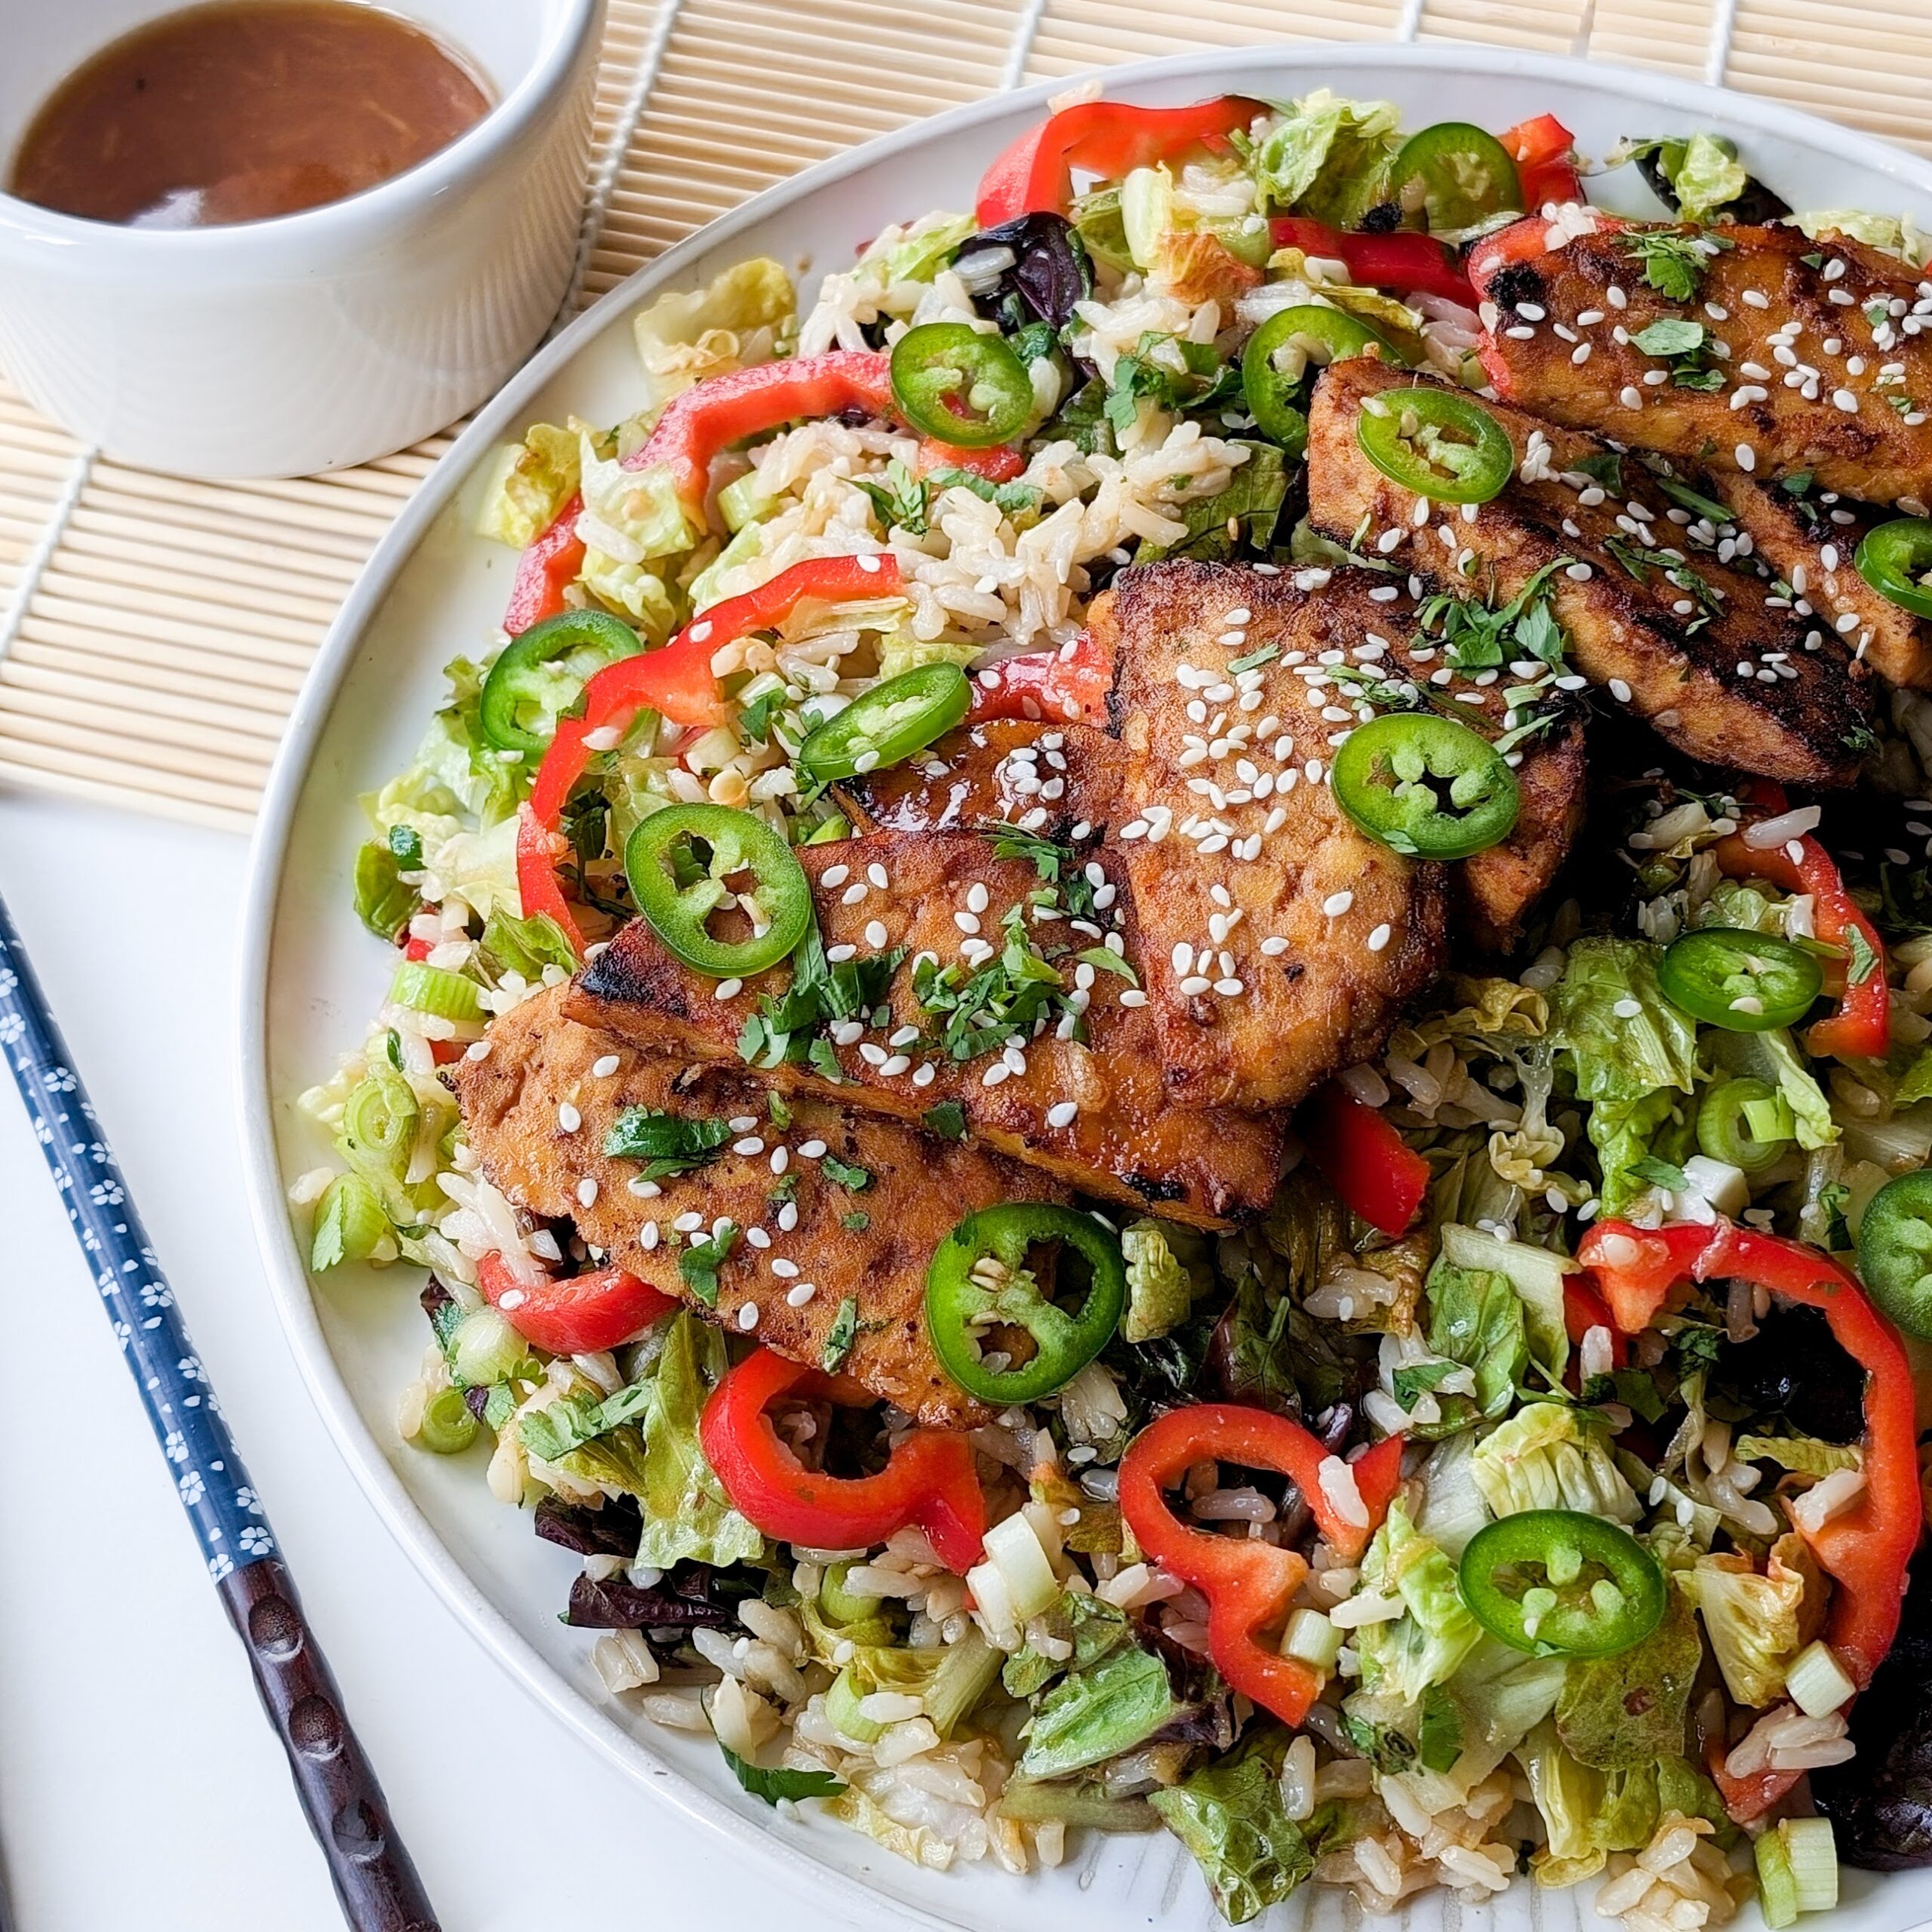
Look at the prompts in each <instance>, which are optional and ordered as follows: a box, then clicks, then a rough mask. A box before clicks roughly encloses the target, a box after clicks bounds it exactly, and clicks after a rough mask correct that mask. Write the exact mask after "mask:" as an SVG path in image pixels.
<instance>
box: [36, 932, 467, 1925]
mask: <svg viewBox="0 0 1932 1932" xmlns="http://www.w3.org/2000/svg"><path fill="white" fill-rule="evenodd" d="M0 1051H5V1054H6V1056H7V1059H8V1064H9V1065H10V1066H11V1068H12V1069H13V1074H14V1081H15V1084H17V1086H18V1087H19V1088H20V1097H21V1099H22V1100H24V1101H25V1102H26V1109H27V1115H28V1117H29V1119H31V1120H32V1122H33V1124H34V1128H35V1132H36V1134H38V1137H39V1140H40V1144H41V1146H42V1149H44V1150H45V1153H46V1155H47V1164H48V1167H49V1168H51V1170H52V1171H53V1175H54V1186H55V1187H57V1189H59V1190H60V1192H61V1194H62V1195H63V1196H64V1197H65V1199H66V1208H67V1219H68V1220H69V1222H70V1223H72V1226H73V1229H74V1235H75V1239H76V1240H78V1241H79V1243H80V1244H81V1247H82V1250H83V1251H85V1254H86V1255H87V1257H88V1263H89V1265H90V1266H91V1268H92V1269H93V1270H94V1280H95V1283H96V1284H97V1286H98V1287H99V1288H100V1295H101V1301H102V1304H103V1306H104V1307H105V1308H106V1311H107V1313H108V1315H109V1318H110V1319H111V1320H112V1322H113V1324H114V1331H115V1334H116V1335H117V1336H118V1337H119V1339H120V1343H121V1349H122V1354H123V1355H124V1356H125V1358H126V1361H127V1364H128V1372H129V1373H130V1374H131V1375H132V1376H133V1377H134V1384H135V1386H136V1387H137V1389H140V1392H141V1401H142V1402H143V1404H144V1405H145V1406H146V1410H147V1412H148V1420H149V1422H150V1423H152V1425H153V1426H154V1432H155V1440H156V1441H158V1443H159V1444H160V1445H161V1451H162V1454H163V1455H165V1457H167V1458H168V1466H169V1469H170V1471H171V1473H172V1475H174V1483H175V1487H176V1489H177V1491H178V1492H179V1494H180V1498H181V1502H182V1506H183V1508H184V1509H186V1511H187V1512H188V1520H189V1523H190V1524H192V1526H193V1528H194V1531H195V1537H196V1538H197V1540H198V1543H199V1545H200V1547H201V1549H202V1552H204V1554H205V1557H206V1558H207V1561H208V1575H209V1577H211V1579H212V1580H213V1581H214V1586H215V1588H216V1589H217V1590H218V1591H219V1592H220V1595H221V1600H222V1602H223V1605H224V1607H226V1610H227V1611H228V1617H229V1622H230V1623H232V1624H233V1625H234V1626H235V1633H236V1635H238V1636H239V1637H240V1638H241V1639H242V1644H243V1647H245V1649H246V1650H247V1651H248V1661H249V1663H250V1664H251V1666H252V1667H253V1669H254V1675H255V1687H256V1689H257V1690H258V1691H259V1692H260V1694H261V1700H262V1707H263V1709H264V1710H265V1711H266V1712H267V1713H268V1718H269V1722H270V1723H271V1724H273V1725H274V1726H275V1732H276V1734H277V1736H278V1737H280V1738H281V1744H282V1749H284V1751H285V1752H287V1753H288V1768H289V1770H290V1772H291V1774H292V1775H293V1777H294V1780H295V1789H296V1792H297V1795H298V1796H299V1798H300V1800H301V1803H302V1809H303V1812H304V1814H306V1817H307V1818H308V1820H309V1829H310V1830H312V1832H314V1833H315V1841H316V1843H317V1844H319V1845H320V1846H321V1850H322V1856H323V1857H324V1858H325V1860H327V1861H328V1868H329V1875H330V1877H331V1878H332V1879H333V1880H334V1881H335V1889H336V1896H337V1898H338V1899H340V1901H341V1903H342V1910H343V1917H344V1918H346V1920H347V1921H348V1922H349V1924H350V1925H351V1926H352V1927H354V1928H355V1932H437V1925H436V1918H435V1913H434V1912H433V1911H432V1909H431V1908H430V1905H429V1900H428V1899H427V1897H425V1896H424V1894H423V1887H422V1884H421V1883H420V1881H419V1880H418V1879H417V1875H416V1868H415V1867H414V1866H413V1865H412V1864H411V1863H410V1859H409V1854H408V1852H407V1851H405V1850H404V1849H403V1847H402V1845H401V1843H400V1841H398V1839H397V1838H396V1835H395V1830H394V1829H393V1827H392V1825H391V1823H390V1821H389V1810H388V1807H387V1806H386V1804H385V1802H384V1801H383V1792H382V1787H381V1786H380V1784H378V1783H377V1780H376V1774H375V1772H374V1770H373V1769H372V1768H371V1765H370V1763H369V1761H368V1758H367V1757H366V1756H365V1755H364V1753H363V1750H362V1747H361V1745H360V1744H359V1743H357V1741H356V1738H355V1732H354V1731H353V1730H351V1729H350V1727H349V1720H348V1718H347V1717H346V1715H344V1713H343V1708H342V1699H341V1696H340V1693H339V1692H338V1691H337V1689H336V1685H335V1679H334V1677H333V1676H332V1675H331V1674H330V1671H329V1667H328V1663H327V1661H326V1660H325V1658H324V1657H323V1656H322V1654H321V1650H320V1649H319V1648H318V1647H317V1644H316V1643H315V1638H314V1636H313V1635H312V1634H311V1632H309V1627H308V1626H307V1624H306V1622H305V1621H304V1620H303V1615H302V1605H301V1602H300V1599H299V1598H297V1595H296V1594H295V1585H294V1580H293V1579H292V1578H291V1577H290V1575H289V1574H288V1569H287V1567H286V1566H285V1564H283V1562H282V1561H281V1558H280V1556H279V1555H277V1553H276V1549H275V1537H274V1536H273V1534H272V1532H271V1531H270V1530H269V1525H268V1519H267V1518H266V1516H265V1515H263V1513H262V1506H261V1503H260V1500H259V1499H258V1498H257V1495H256V1493H255V1489H254V1484H252V1483H251V1482H250V1481H249V1480H248V1471H247V1470H246V1469H245V1468H244V1467H243V1466H242V1459H241V1457H239V1456H238V1455H237V1454H236V1453H235V1444H234V1442H233V1441H232V1438H230V1436H229V1432H228V1426H227V1424H226V1423H225V1422H224V1421H223V1420H222V1416H221V1411H220V1407H218V1406H217V1403H216V1400H215V1396H214V1390H213V1389H211V1387H210V1386H209V1383H208V1372H207V1371H206V1369H205V1367H203V1366H202V1360H201V1358H200V1357H199V1356H198V1355H196V1354H195V1349H194V1345H193V1344H192V1343H191V1342H190V1341H189V1339H188V1332H187V1330H186V1328H185V1327H183V1325H182V1321H181V1318H180V1314H179V1313H178V1312H177V1309H176V1308H175V1304H174V1292H173V1291H172V1290H171V1288H170V1287H169V1286H168V1278H167V1277H166V1276H165V1275H164V1274H163V1273H162V1268H161V1264H160V1263H159V1262H158V1260H156V1259H155V1253H154V1250H153V1249H152V1247H150V1246H149V1243H148V1238H147V1235H146V1232H145V1231H144V1230H143V1228H142V1226H141V1220H140V1214H138V1213H137V1211H136V1210H135V1207H134V1202H133V1201H132V1200H131V1198H129V1196H128V1187H127V1183H126V1182H125V1180H123V1179H122V1174H121V1170H120V1168H119V1166H118V1164H116V1162H115V1158H114V1155H113V1152H112V1149H110V1148H109V1146H108V1144H107V1143H106V1140H105V1139H104V1138H103V1136H102V1134H101V1131H100V1124H99V1122H98V1121H97V1120H96V1118H95V1117H94V1108H93V1106H91V1104H90V1103H89V1102H88V1097H87V1090H86V1089H85V1088H84V1087H83V1086H82V1084H81V1081H80V1076H79V1075H78V1074H77V1073H76V1072H75V1070H74V1065H73V1062H72V1060H71V1059H70V1058H69V1055H68V1053H67V1050H66V1044H65V1042H64V1041H63V1040H62V1039H61V1037H60V1029H59V1028H58V1027H57V1026H56V1025H55V1024H54V1017H53V1014H51V1012H50V1011H48V1005H47V1001H46V997H45V995H44V994H43V993H42V991H41V988H40V985H39V983H38V980H36V979H35V977H34V973H33V969H32V967H31V966H30V965H29V964H28V963H27V957H26V952H25V951H24V950H23V948H22V946H21V944H20V934H19V933H18V932H17V931H16V930H15V928H14V923H13V921H12V919H11V918H10V917H9V916H8V912H7V908H6V906H5V902H4V901H0Z"/></svg>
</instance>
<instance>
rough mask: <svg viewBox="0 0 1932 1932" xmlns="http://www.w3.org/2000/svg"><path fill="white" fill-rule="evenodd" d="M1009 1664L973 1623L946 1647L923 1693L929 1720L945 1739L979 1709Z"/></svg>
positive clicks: (921, 1695) (922, 1698) (922, 1697)
mask: <svg viewBox="0 0 1932 1932" xmlns="http://www.w3.org/2000/svg"><path fill="white" fill-rule="evenodd" d="M1005 1661H1006V1658H1005V1656H1004V1653H1002V1652H1001V1651H996V1650H995V1649H994V1648H993V1647H992V1644H989V1643H988V1642H987V1641H986V1638H984V1637H983V1636H981V1635H980V1633H979V1632H978V1631H977V1630H976V1629H974V1627H973V1626H971V1624H968V1626H966V1631H965V1634H964V1635H963V1636H962V1637H961V1638H960V1639H959V1641H958V1643H956V1644H947V1645H946V1651H945V1654H944V1655H943V1657H941V1658H940V1663H939V1668H938V1669H937V1670H935V1671H934V1672H933V1675H932V1681H931V1682H930V1683H929V1684H927V1686H926V1687H925V1689H924V1690H923V1691H922V1692H921V1694H920V1697H921V1702H922V1703H924V1706H925V1707H926V1720H927V1721H928V1723H929V1724H931V1726H932V1727H933V1728H934V1730H936V1731H937V1732H938V1733H939V1734H940V1737H951V1736H952V1734H953V1732H954V1730H955V1729H956V1728H957V1727H958V1725H959V1724H961V1722H962V1721H964V1719H965V1718H969V1717H971V1715H972V1714H973V1712H974V1710H975V1709H977V1708H978V1706H979V1703H980V1699H981V1698H983V1697H985V1695H986V1693H987V1692H988V1691H989V1690H991V1689H992V1687H993V1683H994V1680H995V1678H998V1675H999V1673H1000V1666H1001V1665H1002V1664H1004V1663H1005Z"/></svg>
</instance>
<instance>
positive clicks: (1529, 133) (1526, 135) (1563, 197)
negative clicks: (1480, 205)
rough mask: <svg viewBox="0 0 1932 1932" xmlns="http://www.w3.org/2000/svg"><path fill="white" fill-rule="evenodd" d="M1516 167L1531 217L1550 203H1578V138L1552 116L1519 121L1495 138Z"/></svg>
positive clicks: (1580, 190)
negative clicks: (1576, 150) (1576, 149)
mask: <svg viewBox="0 0 1932 1932" xmlns="http://www.w3.org/2000/svg"><path fill="white" fill-rule="evenodd" d="M1496 138H1497V140H1498V141H1499V142H1500V143H1502V146H1503V151H1504V152H1505V153H1506V154H1507V155H1509V158H1510V159H1511V160H1512V161H1513V162H1515V164H1516V179H1517V180H1518V182H1519V183H1521V186H1522V190H1523V205H1524V207H1526V208H1528V209H1529V211H1531V213H1532V214H1534V213H1536V212H1537V211H1538V210H1539V209H1540V208H1546V207H1547V206H1548V205H1549V204H1550V203H1551V202H1580V201H1581V200H1582V199H1583V178H1582V177H1581V176H1580V175H1579V174H1577V162H1576V155H1575V148H1576V143H1577V137H1576V136H1575V135H1574V134H1571V131H1570V130H1569V129H1568V128H1566V127H1564V125H1563V123H1562V122H1561V121H1559V120H1558V119H1557V118H1556V116H1555V115H1553V114H1539V115H1535V116H1534V118H1531V119H1530V120H1527V121H1519V122H1517V123H1516V125H1515V127H1513V128H1507V129H1506V130H1505V131H1503V133H1502V134H1498V135H1497V137H1496Z"/></svg>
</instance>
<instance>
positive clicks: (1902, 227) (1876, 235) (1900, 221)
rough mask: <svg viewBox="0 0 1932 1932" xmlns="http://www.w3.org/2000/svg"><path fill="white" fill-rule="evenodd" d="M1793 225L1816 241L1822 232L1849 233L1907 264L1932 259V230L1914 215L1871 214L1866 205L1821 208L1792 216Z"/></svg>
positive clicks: (1917, 265) (1921, 263)
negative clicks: (1864, 208) (1920, 223)
mask: <svg viewBox="0 0 1932 1932" xmlns="http://www.w3.org/2000/svg"><path fill="white" fill-rule="evenodd" d="M1790 220H1791V225H1792V227H1794V228H1795V229H1797V230H1798V232H1799V233H1800V234H1801V235H1809V236H1810V238H1812V239H1813V240H1814V242H1815V241H1816V240H1817V239H1818V238H1819V237H1820V235H1849V236H1850V238H1851V239H1852V240H1853V241H1854V242H1866V243H1867V244H1869V245H1870V246H1871V247H1872V248H1881V249H1883V250H1884V252H1885V253H1886V254H1888V255H1896V256H1897V257H1898V258H1899V260H1900V261H1902V262H1903V263H1906V265H1907V266H1909V267H1911V268H1915V269H1918V268H1923V267H1924V266H1925V264H1926V263H1927V260H1932V232H1927V230H1926V229H1922V228H1921V227H1920V226H1919V225H1918V223H1916V222H1915V221H1914V220H1912V217H1911V216H1910V215H1909V214H1907V215H1896V214H1867V213H1866V211H1865V210H1863V208H1817V209H1814V210H1811V211H1808V212H1806V213H1803V214H1795V215H1793V216H1792V217H1790Z"/></svg>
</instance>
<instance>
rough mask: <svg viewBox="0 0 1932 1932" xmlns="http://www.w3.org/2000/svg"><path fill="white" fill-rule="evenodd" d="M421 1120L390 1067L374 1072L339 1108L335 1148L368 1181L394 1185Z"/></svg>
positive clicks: (405, 1085)
mask: <svg viewBox="0 0 1932 1932" xmlns="http://www.w3.org/2000/svg"><path fill="white" fill-rule="evenodd" d="M421 1115H422V1109H421V1107H420V1105H419V1104H418V1103H417V1098H416V1090H415V1089H414V1088H413V1087H411V1085H410V1084H409V1082H408V1081H407V1080H405V1079H404V1078H403V1077H402V1075H401V1074H400V1073H398V1072H396V1071H395V1069H394V1068H393V1067H387V1066H379V1067H376V1068H374V1069H371V1072H368V1073H367V1074H365V1075H364V1076H363V1077H362V1078H361V1080H360V1081H358V1083H357V1084H356V1086H355V1091H353V1092H352V1093H351V1094H350V1095H349V1098H348V1100H347V1101H346V1103H344V1104H343V1109H342V1131H341V1132H340V1135H339V1136H338V1137H337V1145H338V1146H340V1148H341V1149H342V1151H343V1155H345V1156H346V1158H347V1159H348V1161H349V1163H350V1164H351V1165H352V1166H353V1167H354V1168H356V1169H357V1170H358V1172H360V1173H361V1174H365V1176H367V1177H369V1178H370V1179H371V1180H401V1177H402V1174H403V1171H404V1170H405V1168H407V1167H408V1165H409V1156H410V1152H411V1149H413V1148H414V1146H415V1145H416V1128H417V1121H419V1120H420V1118H421Z"/></svg>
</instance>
